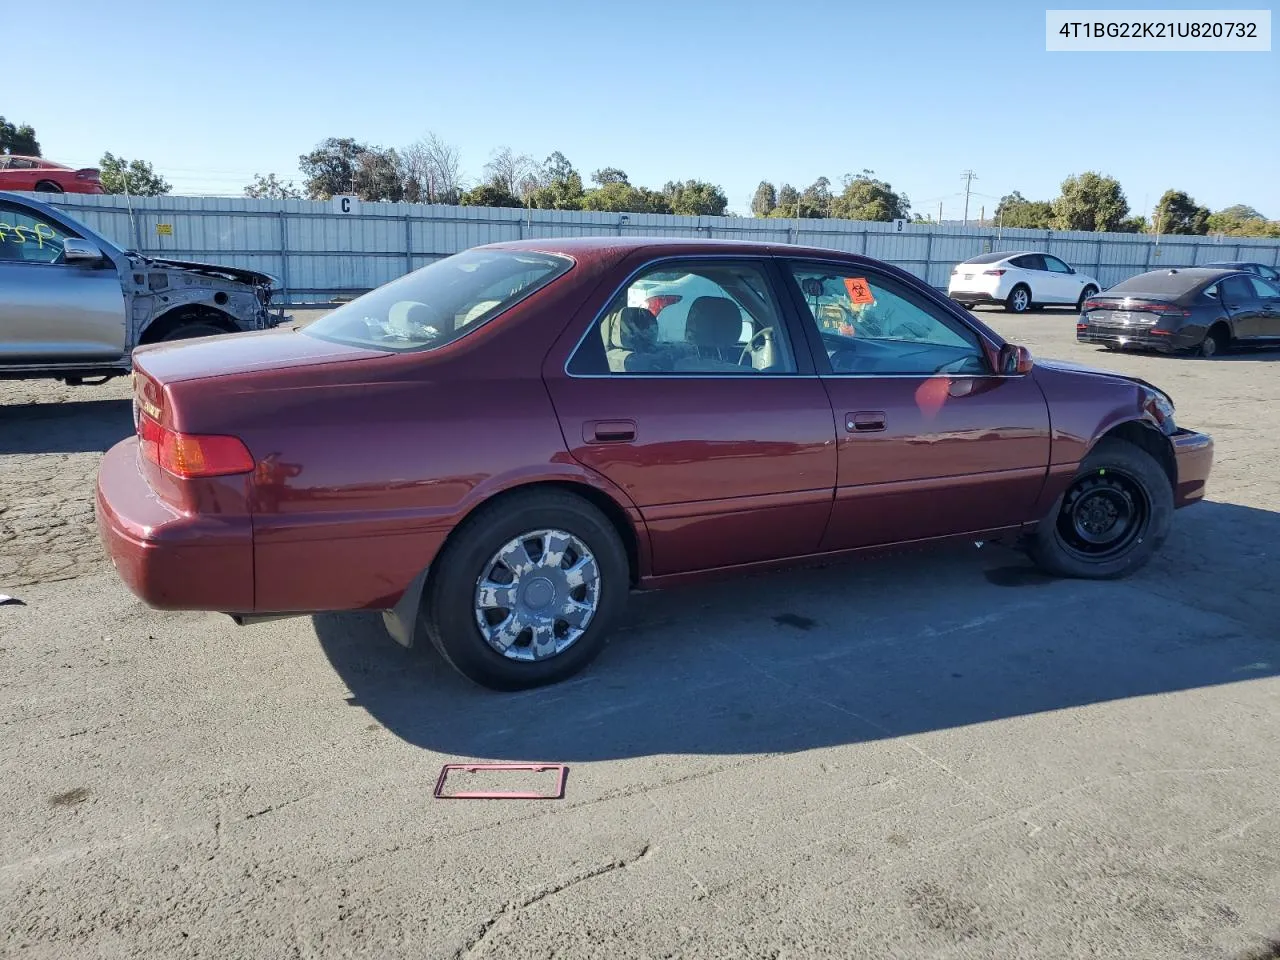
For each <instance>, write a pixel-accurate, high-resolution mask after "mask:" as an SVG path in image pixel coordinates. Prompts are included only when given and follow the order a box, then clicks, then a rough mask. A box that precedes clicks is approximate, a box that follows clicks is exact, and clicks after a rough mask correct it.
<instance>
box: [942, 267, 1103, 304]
mask: <svg viewBox="0 0 1280 960" xmlns="http://www.w3.org/2000/svg"><path fill="white" fill-rule="evenodd" d="M1101 288H1102V285H1101V284H1099V283H1098V281H1097V280H1095V279H1094V278H1093V277H1090V276H1088V275H1087V274H1083V273H1079V272H1077V271H1076V269H1075V268H1074V267H1069V266H1067V265H1066V264H1065V263H1063V262H1062V261H1061V260H1059V259H1058V258H1057V257H1052V256H1050V255H1049V254H1047V253H984V254H983V255H982V256H980V257H974V258H973V259H972V260H966V261H965V262H964V263H962V264H960V265H959V266H957V267H956V268H955V269H954V270H952V271H951V282H950V283H949V284H947V296H949V297H950V298H951V299H952V300H954V301H956V302H957V303H959V304H960V305H961V306H963V307H964V308H965V309H966V310H971V309H973V306H974V304H977V303H1002V304H1004V308H1005V309H1006V310H1008V311H1010V312H1011V313H1025V312H1026V311H1028V310H1030V309H1032V308H1033V307H1042V306H1049V305H1053V306H1066V305H1070V306H1073V307H1080V306H1081V305H1083V303H1084V301H1085V300H1087V299H1089V298H1090V297H1092V296H1093V295H1094V294H1095V293H1097V292H1098V291H1099V290H1100V289H1101Z"/></svg>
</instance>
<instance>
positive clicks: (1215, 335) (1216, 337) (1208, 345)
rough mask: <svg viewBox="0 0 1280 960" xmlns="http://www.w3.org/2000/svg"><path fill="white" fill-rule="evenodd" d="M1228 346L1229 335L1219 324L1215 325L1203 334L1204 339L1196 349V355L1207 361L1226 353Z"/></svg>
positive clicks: (1229, 344)
mask: <svg viewBox="0 0 1280 960" xmlns="http://www.w3.org/2000/svg"><path fill="white" fill-rule="evenodd" d="M1230 346H1231V333H1230V332H1229V331H1228V330H1227V328H1226V327H1225V326H1223V325H1222V324H1221V323H1215V324H1214V325H1213V326H1212V327H1210V328H1209V329H1208V330H1207V331H1206V332H1205V335H1204V339H1203V340H1201V341H1200V346H1199V347H1197V348H1196V353H1197V354H1199V355H1200V356H1201V357H1203V358H1204V359H1206V360H1208V359H1210V358H1211V357H1217V356H1221V355H1222V354H1224V353H1226V352H1227V349H1228V348H1229V347H1230Z"/></svg>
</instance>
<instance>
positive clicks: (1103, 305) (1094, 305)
mask: <svg viewBox="0 0 1280 960" xmlns="http://www.w3.org/2000/svg"><path fill="white" fill-rule="evenodd" d="M1108 306H1110V304H1108V303H1107V302H1106V301H1104V300H1086V301H1085V302H1084V308H1085V309H1086V310H1105V309H1107V307H1108Z"/></svg>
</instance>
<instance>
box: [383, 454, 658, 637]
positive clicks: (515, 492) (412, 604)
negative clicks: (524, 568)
mask: <svg viewBox="0 0 1280 960" xmlns="http://www.w3.org/2000/svg"><path fill="white" fill-rule="evenodd" d="M557 491H558V492H563V493H567V494H569V495H571V496H576V497H578V498H579V499H581V500H583V501H584V502H586V503H588V504H590V505H591V506H593V507H595V508H596V509H597V510H599V511H600V513H602V514H604V516H605V518H606V519H607V520H608V521H609V523H610V524H611V525H612V526H613V528H614V530H615V531H616V533H617V535H618V539H619V540H621V541H622V545H623V549H624V550H625V552H626V555H627V567H628V574H629V580H630V583H629V584H628V586H630V587H634V586H635V585H636V584H637V583H638V582H639V580H640V576H641V574H642V569H643V564H644V563H645V562H646V560H645V558H646V557H647V555H648V551H647V550H644V551H642V550H641V538H642V537H644V536H646V534H645V532H644V530H643V529H639V528H637V526H636V524H635V523H633V522H632V520H631V518H630V517H629V516H628V515H627V511H626V508H625V507H623V505H622V504H621V503H619V501H618V500H617V499H616V498H615V497H613V496H611V495H610V494H609V493H608V492H607V491H605V490H602V489H600V488H599V487H596V486H593V485H592V484H590V483H587V482H584V481H581V480H572V479H567V478H566V479H555V480H536V481H532V482H529V483H520V484H516V485H515V486H511V487H506V488H505V489H502V490H497V491H495V492H494V493H492V494H491V495H490V496H487V497H485V498H483V499H481V500H478V501H476V502H475V503H474V504H472V505H471V507H470V508H469V509H468V510H467V512H466V513H465V514H463V516H462V517H461V518H460V519H459V520H458V523H457V524H455V526H454V528H453V529H452V530H451V531H450V532H449V535H448V536H447V537H445V539H444V542H443V543H441V544H440V549H439V550H438V551H436V557H440V556H442V555H443V554H444V552H445V549H446V548H447V547H448V546H449V544H450V543H451V542H452V541H453V540H455V539H456V538H457V535H458V531H459V530H461V529H462V527H463V526H464V525H465V524H466V522H467V521H468V520H469V519H471V518H472V517H473V516H475V514H476V513H477V512H478V511H480V510H484V509H489V508H491V507H492V506H493V505H494V504H501V503H502V502H504V501H506V500H511V499H513V498H515V497H517V496H523V495H528V494H530V493H538V492H557ZM437 571H438V566H437V564H436V561H435V560H434V559H433V560H432V561H431V563H429V564H427V566H425V567H424V568H423V569H422V570H421V571H420V572H419V573H418V575H417V576H416V577H415V578H414V580H413V582H412V583H411V584H410V585H409V587H408V588H407V589H406V590H405V592H404V594H403V595H402V596H401V598H400V600H399V602H397V604H396V605H395V607H394V608H393V609H391V610H389V611H386V613H385V615H384V620H385V621H386V624H387V629H388V630H389V631H390V633H391V635H392V636H393V637H394V638H395V639H396V640H397V641H398V642H399V643H401V644H403V645H404V646H416V645H418V644H417V642H416V638H415V636H414V635H415V634H416V633H417V627H418V626H419V622H418V621H419V610H420V608H421V606H422V601H423V599H424V598H426V597H427V596H429V593H428V588H429V586H430V584H431V581H432V578H433V577H434V576H435V575H436V573H437Z"/></svg>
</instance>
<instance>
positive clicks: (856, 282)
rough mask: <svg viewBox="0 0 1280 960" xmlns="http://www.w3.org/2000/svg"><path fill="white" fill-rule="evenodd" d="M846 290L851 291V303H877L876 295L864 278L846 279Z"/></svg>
mask: <svg viewBox="0 0 1280 960" xmlns="http://www.w3.org/2000/svg"><path fill="white" fill-rule="evenodd" d="M844 288H845V289H846V290H848V291H849V301H850V302H851V303H875V302H876V298H875V295H874V294H873V293H872V292H871V286H870V284H868V283H867V281H866V280H864V279H863V278H862V277H845V278H844Z"/></svg>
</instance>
